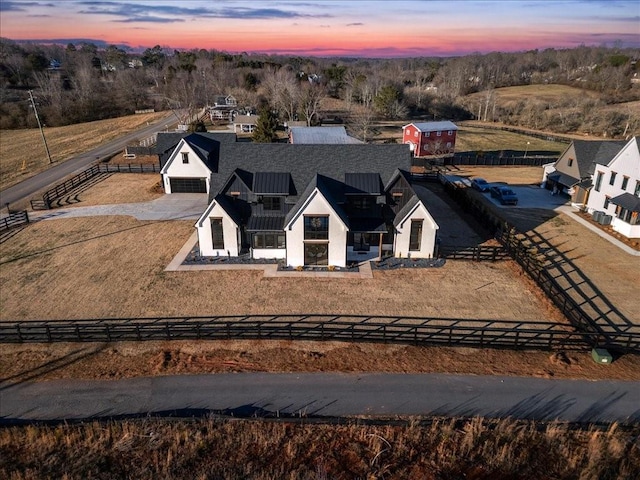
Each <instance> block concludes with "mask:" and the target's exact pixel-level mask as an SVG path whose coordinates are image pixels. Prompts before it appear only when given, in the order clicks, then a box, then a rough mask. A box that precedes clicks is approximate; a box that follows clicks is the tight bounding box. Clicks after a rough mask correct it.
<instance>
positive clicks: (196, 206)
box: [30, 193, 208, 220]
mask: <svg viewBox="0 0 640 480" xmlns="http://www.w3.org/2000/svg"><path fill="white" fill-rule="evenodd" d="M207 199H208V196H207V194H205V193H172V194H170V195H163V196H162V197H160V198H156V199H155V200H152V201H150V202H141V203H119V204H112V205H91V206H87V207H71V208H57V209H55V210H48V211H46V212H37V213H35V212H34V213H33V214H31V215H30V217H31V218H33V219H34V220H50V219H54V218H55V219H57V218H73V217H94V216H97V215H129V216H131V217H135V218H136V219H138V220H197V219H198V218H199V217H200V215H202V213H203V212H204V210H205V208H206V207H207V205H208V202H207Z"/></svg>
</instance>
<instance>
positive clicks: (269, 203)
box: [262, 197, 282, 212]
mask: <svg viewBox="0 0 640 480" xmlns="http://www.w3.org/2000/svg"><path fill="white" fill-rule="evenodd" d="M281 206H282V199H281V198H280V197H262V208H263V209H264V210H267V211H277V212H279V211H280V209H281Z"/></svg>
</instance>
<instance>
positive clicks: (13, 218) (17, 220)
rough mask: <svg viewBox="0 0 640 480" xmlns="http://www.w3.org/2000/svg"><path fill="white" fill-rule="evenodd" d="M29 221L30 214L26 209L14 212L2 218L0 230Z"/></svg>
mask: <svg viewBox="0 0 640 480" xmlns="http://www.w3.org/2000/svg"><path fill="white" fill-rule="evenodd" d="M27 223H29V214H28V213H27V211H26V210H23V211H21V212H12V213H10V214H9V215H8V216H6V217H3V218H0V232H3V231H5V230H9V229H10V228H15V227H19V226H21V225H26V224H27Z"/></svg>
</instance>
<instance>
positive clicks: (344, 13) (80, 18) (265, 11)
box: [0, 0, 640, 57]
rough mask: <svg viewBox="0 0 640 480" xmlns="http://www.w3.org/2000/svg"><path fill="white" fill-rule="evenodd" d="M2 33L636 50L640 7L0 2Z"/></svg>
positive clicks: (157, 40)
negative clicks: (587, 46) (589, 47)
mask: <svg viewBox="0 0 640 480" xmlns="http://www.w3.org/2000/svg"><path fill="white" fill-rule="evenodd" d="M0 36H2V37H4V38H9V39H12V40H37V41H41V42H43V43H44V42H47V43H50V42H56V43H63V44H66V43H69V42H73V43H79V42H80V41H90V42H93V43H96V44H97V45H98V46H103V45H109V44H116V45H119V46H128V47H131V48H133V49H144V48H147V47H153V46H154V45H160V46H162V47H167V48H171V49H174V48H175V49H191V48H204V49H215V50H223V51H226V52H230V53H236V52H260V53H272V54H295V55H314V56H355V57H411V56H449V55H464V54H468V53H472V52H482V53H486V52H490V51H519V50H529V49H535V48H538V49H544V48H548V47H553V48H571V47H576V46H579V45H581V44H584V45H603V44H606V45H609V46H612V45H613V44H614V42H618V43H619V44H620V45H621V46H623V47H634V48H640V1H639V0H524V1H516V0H478V1H475V0H448V1H437V0H413V1H397V0H395V1H394V0H386V1H365V0H350V1H347V0H341V1H335V0H329V1H322V0H275V1H260V0H254V1H246V0H242V1H225V0H216V1H211V0H210V1H190V0H173V1H163V0H156V1H147V0H123V1H120V0H109V1H100V0H98V1H90V0H56V1H53V0H13V1H11V0H0Z"/></svg>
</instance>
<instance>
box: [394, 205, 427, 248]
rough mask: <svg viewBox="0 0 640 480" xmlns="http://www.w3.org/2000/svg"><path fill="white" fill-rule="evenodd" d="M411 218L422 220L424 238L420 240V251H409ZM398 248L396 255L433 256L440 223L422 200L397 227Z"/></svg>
mask: <svg viewBox="0 0 640 480" xmlns="http://www.w3.org/2000/svg"><path fill="white" fill-rule="evenodd" d="M411 220H422V221H423V223H422V238H421V240H420V251H412V252H409V237H410V234H411ZM396 228H397V230H398V232H397V234H396V248H395V252H394V253H395V256H396V257H402V258H406V257H408V256H409V254H411V258H431V257H433V252H434V250H435V245H436V233H437V231H438V224H437V223H436V222H435V220H434V219H433V217H432V216H431V215H430V214H429V212H428V211H427V209H426V208H425V207H424V205H423V204H422V202H420V203H419V204H418V205H417V206H416V208H415V209H414V210H413V211H412V212H411V213H410V214H409V215H408V216H407V217H406V218H405V219H404V220H403V221H402V222H401V223H400V224H399V225H398V226H397V227H396Z"/></svg>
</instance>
